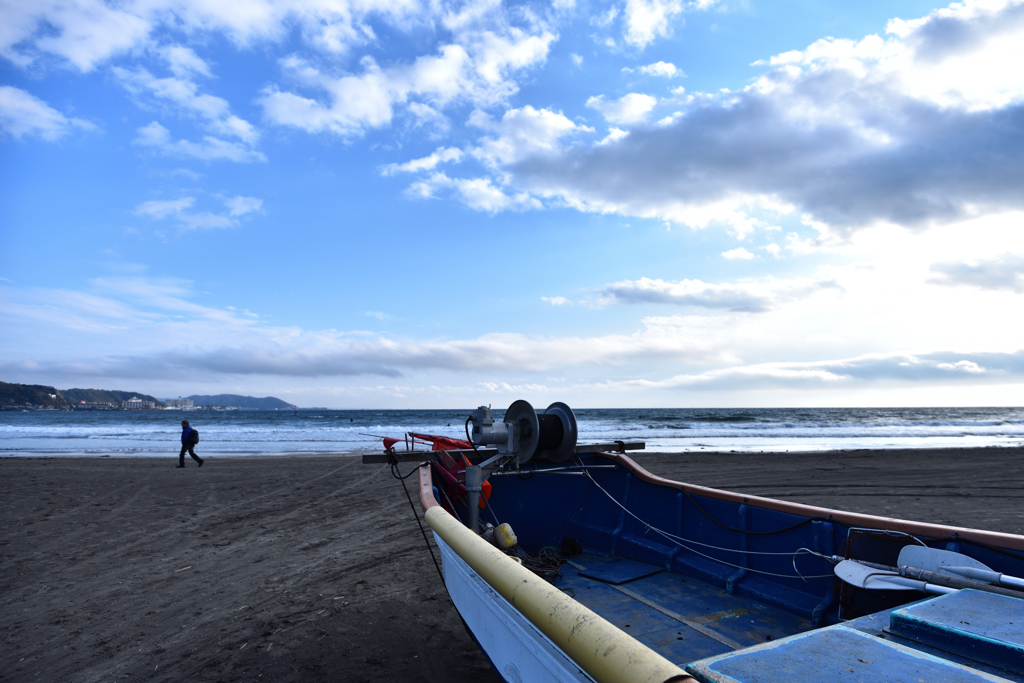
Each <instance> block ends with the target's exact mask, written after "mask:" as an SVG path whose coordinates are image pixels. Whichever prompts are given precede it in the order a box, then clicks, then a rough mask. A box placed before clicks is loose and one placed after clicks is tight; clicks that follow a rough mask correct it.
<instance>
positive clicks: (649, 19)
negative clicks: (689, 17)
mask: <svg viewBox="0 0 1024 683" xmlns="http://www.w3.org/2000/svg"><path fill="white" fill-rule="evenodd" d="M682 12H683V2H682V0H626V10H625V21H626V35H625V39H626V42H627V43H629V44H630V45H633V46H634V47H640V48H643V47H645V46H647V45H648V44H650V43H652V42H654V40H655V39H656V38H659V37H664V36H667V35H669V33H671V30H672V27H671V22H672V19H673V18H675V17H676V16H677V15H679V14H681V13H682Z"/></svg>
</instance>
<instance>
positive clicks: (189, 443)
mask: <svg viewBox="0 0 1024 683" xmlns="http://www.w3.org/2000/svg"><path fill="white" fill-rule="evenodd" d="M193 431H194V430H193V429H192V428H191V427H189V426H188V420H182V421H181V453H178V467H184V466H185V451H188V454H189V455H191V456H192V459H193V460H195V461H196V462H197V463H199V466H200V467H202V466H203V462H205V461H204V460H203V459H202V458H200V457H199V456H198V455H196V443H195V441H193V440H192V433H193ZM196 441H198V439H196Z"/></svg>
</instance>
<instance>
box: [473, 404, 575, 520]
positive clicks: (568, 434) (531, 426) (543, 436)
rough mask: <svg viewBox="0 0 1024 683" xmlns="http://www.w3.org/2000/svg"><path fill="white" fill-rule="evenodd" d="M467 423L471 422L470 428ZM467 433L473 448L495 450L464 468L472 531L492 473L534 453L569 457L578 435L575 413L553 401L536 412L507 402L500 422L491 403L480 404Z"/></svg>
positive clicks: (555, 458) (553, 458)
mask: <svg viewBox="0 0 1024 683" xmlns="http://www.w3.org/2000/svg"><path fill="white" fill-rule="evenodd" d="M469 423H472V425H473V428H472V430H471V431H470V430H469ZM467 432H469V437H470V442H471V443H472V444H473V446H474V447H476V446H494V447H495V448H496V449H497V451H498V454H497V455H495V456H493V457H491V458H488V459H487V460H484V461H483V462H481V463H480V464H479V465H470V466H468V467H467V468H466V493H467V501H466V504H467V505H468V507H469V520H468V523H467V526H468V527H469V528H470V529H471V530H472V531H474V532H475V533H479V530H480V495H481V491H482V490H483V484H484V482H485V481H487V479H488V478H489V477H490V476H491V474H493V473H494V472H495V471H497V470H498V469H499V468H501V467H503V466H505V465H512V464H514V465H515V468H516V469H518V468H519V466H520V465H522V464H524V463H526V462H528V461H529V460H530V459H531V458H533V457H535V456H543V457H546V458H548V459H549V460H551V461H553V462H563V461H565V460H568V459H569V458H570V457H572V455H573V453H574V452H575V449H576V441H577V439H578V436H579V430H578V428H577V425H576V416H575V415H574V414H573V412H572V409H571V408H570V407H569V406H567V405H566V404H564V403H552V404H551V405H550V406H548V407H547V409H546V410H545V411H544V412H543V413H539V414H538V413H537V411H536V410H534V408H533V406H532V405H530V404H529V403H528V402H526V401H516V402H515V403H513V404H512V405H510V406H509V407H508V410H506V411H505V417H504V419H503V420H502V421H501V422H495V421H494V414H493V412H492V411H491V408H490V406H480V407H479V408H477V409H476V410H474V411H473V414H472V415H470V416H469V420H468V421H467Z"/></svg>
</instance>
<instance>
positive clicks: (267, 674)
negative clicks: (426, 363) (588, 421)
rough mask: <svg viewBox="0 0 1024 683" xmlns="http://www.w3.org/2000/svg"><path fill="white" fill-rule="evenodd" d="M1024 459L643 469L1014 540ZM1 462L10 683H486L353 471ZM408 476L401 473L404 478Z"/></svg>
mask: <svg viewBox="0 0 1024 683" xmlns="http://www.w3.org/2000/svg"><path fill="white" fill-rule="evenodd" d="M1022 456H1024V449H1019V448H1017V449H976V450H970V449H951V450H915V451H850V452H842V453H828V454H823V453H806V454H805V453H788V454H763V455H762V454H738V453H699V454H694V453H688V454H658V453H639V454H636V455H635V459H636V460H637V461H638V462H639V463H640V464H641V465H643V466H644V467H646V468H648V469H650V470H651V471H652V472H654V473H655V474H659V475H661V476H665V477H668V478H673V479H678V480H682V481H688V482H692V483H695V484H701V485H706V486H714V487H719V488H726V489H732V490H737V491H742V492H746V493H750V494H755V495H767V496H772V497H777V498H782V499H786V500H793V501H797V502H802V503H809V504H817V505H827V506H831V507H836V508H842V509H847V510H854V511H858V512H867V513H873V514H879V515H884V516H891V517H904V518H912V519H921V520H927V521H932V522H942V523H948V524H953V525H957V526H968V527H978V528H984V529H992V530H996V531H1003V532H1009V533H1018V534H1019V533H1022V532H1024V493H1022V491H1024V486H1022V484H1024V472H1022V469H1021V467H1020V462H1021V458H1022ZM176 461H177V459H176V457H173V456H172V457H168V458H166V459H160V458H103V457H88V458H86V457H82V458H22V457H12V458H4V459H2V460H0V475H2V476H0V491H2V501H3V503H2V506H3V507H2V518H0V557H2V568H3V572H2V577H0V617H2V623H3V629H4V633H3V642H4V647H3V648H2V650H0V680H5V681H58V680H59V681H115V680H147V681H163V680H167V681H182V680H190V681H191V680H198V681H254V680H257V679H259V680H272V681H318V680H344V681H377V680H385V679H387V680H392V679H400V680H408V681H494V680H497V678H496V677H495V676H494V674H493V673H492V672H491V670H490V668H489V665H488V663H487V660H486V658H485V657H484V656H483V654H482V653H481V652H480V651H479V650H478V648H477V647H476V645H475V644H474V643H473V642H472V641H471V639H470V638H469V636H468V635H467V633H466V631H465V629H464V628H463V626H462V623H461V621H460V619H459V616H458V614H457V613H456V612H455V610H454V608H453V607H452V605H451V602H450V601H449V599H448V597H447V593H446V592H445V590H444V587H443V585H442V583H441V580H440V578H439V577H438V575H437V572H436V570H435V569H434V566H433V564H432V562H431V559H430V555H429V554H428V553H427V552H426V548H425V546H424V541H423V538H422V536H421V535H420V532H419V529H418V528H417V526H416V523H415V521H414V519H413V516H412V511H411V510H410V508H409V503H408V502H407V500H406V498H405V495H404V493H403V492H402V488H401V485H400V484H399V483H398V482H397V481H396V480H394V479H393V478H392V477H391V476H390V474H389V472H388V469H387V467H386V466H382V465H377V466H371V465H362V464H361V462H360V460H359V458H358V457H353V456H348V455H344V456H292V457H270V456H264V457H230V458H211V459H210V460H209V461H208V463H207V465H206V466H204V467H203V468H202V469H197V468H196V467H194V463H192V462H189V463H188V467H187V468H186V469H185V470H184V471H180V470H176V469H174V465H175V464H176ZM408 467H409V466H405V470H406V471H407V470H408Z"/></svg>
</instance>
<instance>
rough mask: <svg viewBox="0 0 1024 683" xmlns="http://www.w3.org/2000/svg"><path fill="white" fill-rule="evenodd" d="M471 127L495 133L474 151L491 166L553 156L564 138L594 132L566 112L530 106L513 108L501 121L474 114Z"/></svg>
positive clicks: (481, 113) (473, 151)
mask: <svg viewBox="0 0 1024 683" xmlns="http://www.w3.org/2000/svg"><path fill="white" fill-rule="evenodd" d="M470 124H472V125H474V126H476V127H478V128H482V129H484V130H486V131H488V132H492V133H495V134H496V135H495V137H489V138H484V139H483V140H482V141H481V142H480V144H479V146H478V147H476V148H475V149H473V150H472V151H471V153H472V154H473V156H475V157H477V158H479V159H481V160H483V161H485V162H486V163H488V164H491V165H502V164H510V163H514V162H516V161H519V160H520V159H523V158H525V157H527V156H531V155H544V154H551V153H553V152H556V151H558V150H559V149H560V148H561V142H562V139H563V138H565V137H568V136H570V135H573V134H580V133H592V132H593V129H592V128H589V127H587V126H581V125H577V124H576V123H573V122H572V121H571V120H570V119H569V118H567V117H566V116H565V115H564V114H562V112H554V111H551V110H549V109H534V108H533V107H531V106H530V105H527V106H525V107H522V108H520V109H509V110H508V111H506V112H505V114H504V115H503V116H502V117H501V120H500V121H492V120H491V118H490V117H489V116H487V115H486V114H484V113H483V112H481V111H479V110H478V111H475V112H473V115H472V116H471V117H470Z"/></svg>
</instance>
